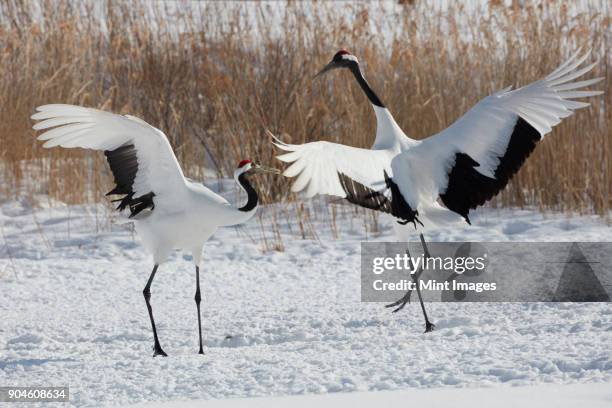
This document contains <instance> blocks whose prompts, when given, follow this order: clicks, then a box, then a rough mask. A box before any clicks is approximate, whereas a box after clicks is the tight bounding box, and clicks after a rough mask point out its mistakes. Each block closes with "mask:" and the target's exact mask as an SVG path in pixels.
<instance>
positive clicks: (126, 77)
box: [0, 0, 612, 225]
mask: <svg viewBox="0 0 612 408" xmlns="http://www.w3.org/2000/svg"><path fill="white" fill-rule="evenodd" d="M447 3H450V4H447V5H441V4H439V3H438V2H429V1H408V2H397V3H396V2H381V3H374V4H372V3H359V2H355V3H353V2H351V3H343V2H317V3H316V4H310V3H306V2H293V1H289V2H287V3H283V2H261V3H257V2H246V3H241V2H197V1H184V2H180V1H173V2H162V1H156V2H149V1H144V0H143V1H134V0H131V1H110V0H109V1H105V2H94V1H79V0H74V1H69V0H56V1H44V0H40V1H29V0H2V1H0V124H1V126H0V180H1V183H0V197H14V196H16V195H24V194H32V193H45V194H49V195H50V196H52V197H55V198H59V199H61V200H63V201H66V202H72V203H75V202H89V201H97V200H100V198H101V193H103V192H105V191H107V189H108V188H109V186H110V175H109V173H108V171H107V170H106V167H105V164H104V160H103V156H102V155H101V154H100V153H94V152H86V151H79V150H65V149H52V150H43V149H42V148H41V147H40V145H39V143H38V142H36V140H35V134H34V132H33V131H32V130H31V125H32V123H31V121H30V119H29V117H30V115H31V114H32V113H33V111H34V108H35V107H36V106H37V105H41V104H46V103H71V104H79V105H86V106H93V107H98V108H101V109H107V110H112V111H115V112H120V113H130V114H133V115H135V116H139V117H141V118H143V119H144V120H146V121H148V122H150V123H151V124H153V125H155V126H157V127H159V128H160V129H162V130H163V131H164V132H165V133H166V134H167V135H168V137H169V138H170V141H171V143H172V145H173V147H174V149H175V151H176V154H177V157H178V158H179V161H180V162H181V164H182V165H183V167H184V169H185V172H186V173H187V175H189V176H191V177H194V178H203V177H204V173H203V168H204V167H207V168H214V169H216V170H215V171H216V173H214V176H216V177H221V176H227V175H228V174H231V171H232V169H233V167H234V165H235V164H236V163H237V161H238V160H239V159H241V158H245V157H250V158H256V159H258V160H260V161H262V162H268V163H274V151H273V150H272V147H271V145H270V143H269V140H268V139H267V138H266V136H265V132H264V129H265V128H269V129H271V130H272V131H273V132H275V133H277V134H279V135H281V136H282V137H283V138H285V139H286V140H287V141H290V142H294V143H302V142H307V141H313V140H331V141H336V142H342V143H345V144H349V145H354V146H361V147H369V146H370V144H371V143H372V140H373V134H374V131H375V118H374V115H373V113H372V110H371V108H370V106H369V104H368V103H367V100H366V99H365V97H364V96H363V95H362V93H361V91H360V89H359V88H358V87H357V86H356V85H355V84H354V81H353V79H352V78H351V77H349V74H348V73H336V74H333V75H329V76H328V77H327V78H325V79H324V80H318V81H315V82H313V81H312V76H313V74H315V73H316V72H317V71H318V70H319V69H320V68H321V67H322V66H323V65H324V64H325V63H326V62H327V61H328V60H329V59H330V58H331V57H332V56H333V54H334V53H335V52H336V51H337V50H338V49H339V48H341V47H346V48H347V49H349V50H351V51H352V52H353V53H354V54H355V55H357V56H358V57H359V58H360V61H361V62H362V64H363V66H364V70H365V74H366V76H367V78H368V80H369V81H370V82H371V84H372V85H373V87H374V88H375V89H376V90H377V91H378V93H379V94H380V96H381V98H382V99H383V100H384V101H385V103H386V104H387V105H388V106H389V108H390V110H391V111H392V113H393V114H394V115H395V117H396V118H397V120H398V122H399V124H400V126H402V128H403V129H404V130H405V131H406V133H407V134H409V135H410V136H412V137H415V138H422V137H425V136H428V135H431V134H433V133H435V132H437V131H439V130H441V129H443V128H444V127H446V126H448V125H449V124H450V123H452V122H453V121H454V120H455V119H457V118H458V117H459V116H460V115H462V114H463V113H464V112H465V111H466V110H468V109H469V108H470V107H471V106H472V105H473V104H474V103H476V102H477V101H478V100H479V99H480V98H482V97H484V96H486V95H488V94H489V93H491V92H492V91H495V90H498V89H501V88H503V87H505V86H507V85H522V84H526V83H528V82H530V81H533V80H536V79H538V78H540V77H542V76H543V75H546V74H547V73H548V72H550V71H551V70H553V69H554V68H555V67H556V66H557V65H558V64H559V63H560V62H562V61H563V60H564V59H565V58H567V57H568V56H569V55H570V54H571V53H572V52H574V51H575V50H576V49H577V48H578V47H580V46H581V47H584V48H592V49H593V55H594V57H593V58H599V59H600V64H599V65H598V66H597V67H596V68H595V70H594V72H593V76H604V77H606V80H605V82H603V83H601V84H599V85H598V88H599V89H603V90H605V91H606V93H605V95H604V96H602V97H599V98H594V99H593V100H592V106H591V107H590V108H588V109H584V110H582V111H579V112H578V113H577V114H576V115H575V116H573V117H571V118H569V119H566V120H565V121H564V122H563V123H562V124H561V125H560V126H558V127H557V128H555V129H554V131H553V133H552V134H551V135H549V136H548V137H547V138H546V139H545V141H544V142H543V143H541V145H540V146H539V147H538V148H537V149H536V152H535V154H534V155H533V157H532V158H531V159H530V160H529V161H528V163H527V165H526V166H525V167H524V168H523V169H522V170H521V171H520V173H519V174H518V175H517V176H516V177H515V178H514V180H513V181H512V182H511V183H510V185H509V186H508V187H507V188H506V189H505V191H504V192H503V193H502V194H501V195H500V196H499V197H498V198H497V199H496V200H495V201H494V202H493V205H498V206H526V205H529V206H537V207H540V208H542V209H551V210H559V211H578V212H586V213H597V214H601V215H604V216H605V217H606V218H607V217H608V216H609V211H610V204H611V201H610V191H611V190H612V135H611V134H610V124H611V122H612V113H611V111H610V109H607V106H609V105H610V102H612V89H611V86H610V84H611V81H610V66H611V56H610V52H609V50H610V46H611V44H612V42H611V41H610V39H611V35H612V31H611V30H610V26H611V18H610V6H609V2H607V1H606V0H593V1H582V2H572V3H571V4H568V3H566V2H563V1H546V2H541V1H538V2H535V1H534V2H532V1H529V0H526V1H524V2H523V1H521V2H518V1H513V2H512V4H511V5H510V4H508V2H503V1H490V2H489V3H482V4H479V5H474V4H473V2H469V4H470V5H467V3H466V5H462V4H460V3H455V2H447ZM207 176H208V177H211V176H212V175H211V174H210V173H207ZM260 187H261V188H263V191H264V196H265V200H266V201H267V202H272V201H278V200H288V199H289V200H291V199H293V197H292V196H291V195H290V194H289V193H288V191H289V189H288V183H287V181H286V180H284V179H282V178H273V177H269V178H266V179H265V180H264V182H262V183H260ZM296 208H297V207H296ZM334 217H335V213H334ZM302 221H303V223H302V225H307V223H308V221H307V220H302Z"/></svg>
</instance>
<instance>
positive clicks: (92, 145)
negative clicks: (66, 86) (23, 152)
mask: <svg viewBox="0 0 612 408" xmlns="http://www.w3.org/2000/svg"><path fill="white" fill-rule="evenodd" d="M36 110H37V111H38V112H37V113H35V114H34V115H32V119H34V120H40V122H38V123H36V124H35V125H34V129H35V130H44V132H43V133H42V134H40V135H39V136H38V140H45V143H44V144H43V147H46V148H49V147H54V146H61V147H65V148H73V147H80V148H85V149H94V150H104V154H105V155H106V158H107V160H108V164H109V165H110V168H111V171H112V172H113V176H114V178H115V184H116V186H115V188H114V189H113V190H112V191H110V192H109V193H108V194H107V195H110V194H118V195H122V196H123V197H122V198H120V199H119V200H116V201H119V202H120V203H119V206H118V209H119V210H123V209H124V208H129V209H130V212H131V215H130V217H133V216H135V215H137V214H138V213H140V212H141V211H143V210H144V209H146V208H149V209H152V208H153V207H154V206H155V205H159V204H160V203H162V204H163V203H164V201H165V200H168V201H169V203H170V202H171V201H172V200H176V199H177V197H180V194H183V193H184V191H185V179H184V177H183V172H182V170H181V167H180V165H179V163H178V161H177V160H176V157H175V155H174V153H173V151H172V147H171V146H170V143H169V142H168V139H167V138H166V135H164V133H163V132H162V131H160V130H159V129H156V128H154V127H153V126H151V125H149V124H148V123H146V122H145V121H143V120H141V119H138V118H136V117H133V116H129V115H126V116H122V115H117V114H114V113H110V112H104V111H101V110H98V109H92V108H85V107H82V106H74V105H63V104H53V105H43V106H39V107H38V108H36ZM50 128H52V129H50Z"/></svg>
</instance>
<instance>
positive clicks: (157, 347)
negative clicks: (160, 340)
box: [153, 344, 168, 357]
mask: <svg viewBox="0 0 612 408" xmlns="http://www.w3.org/2000/svg"><path fill="white" fill-rule="evenodd" d="M157 356H163V357H168V355H167V354H166V352H165V351H164V350H162V348H161V346H160V345H159V344H156V345H154V346H153V357H157Z"/></svg>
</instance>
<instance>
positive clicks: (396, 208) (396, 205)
mask: <svg viewBox="0 0 612 408" xmlns="http://www.w3.org/2000/svg"><path fill="white" fill-rule="evenodd" d="M384 175H385V184H386V186H387V189H388V190H390V191H391V198H388V197H387V196H386V195H385V194H384V191H376V190H374V189H372V188H370V187H367V186H365V185H363V184H361V183H359V182H357V181H355V180H353V179H351V178H350V177H348V176H347V175H346V174H343V173H338V178H339V179H340V185H341V186H342V189H343V190H344V192H345V193H346V200H347V201H349V202H350V203H353V204H356V205H358V206H360V207H364V208H369V209H371V210H375V211H381V212H384V213H387V214H391V215H392V216H394V217H396V218H399V221H398V223H400V224H403V225H405V224H407V223H409V222H412V223H413V224H414V226H415V228H416V223H417V222H418V223H419V224H421V225H423V223H421V221H420V220H419V218H418V215H419V213H418V211H415V210H413V209H412V208H411V207H410V205H408V203H407V202H406V200H405V199H404V197H403V196H402V194H401V193H400V192H399V188H398V187H397V184H395V182H394V181H393V180H392V179H391V178H390V177H389V175H388V174H387V172H386V171H385V172H384Z"/></svg>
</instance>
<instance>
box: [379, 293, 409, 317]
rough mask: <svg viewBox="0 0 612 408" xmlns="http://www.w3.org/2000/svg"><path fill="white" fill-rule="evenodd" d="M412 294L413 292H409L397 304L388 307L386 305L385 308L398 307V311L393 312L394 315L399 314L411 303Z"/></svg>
mask: <svg viewBox="0 0 612 408" xmlns="http://www.w3.org/2000/svg"><path fill="white" fill-rule="evenodd" d="M411 294H412V291H411V290H409V291H408V292H406V294H405V295H404V296H402V298H401V299H400V300H398V301H396V302H393V303H390V304H388V305H385V307H395V306H398V305H399V306H398V307H397V308H396V309H394V310H393V312H392V313H397V312H399V311H400V310H402V309H403V308H404V306H406V304H407V303H410V295H411Z"/></svg>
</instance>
